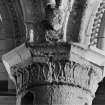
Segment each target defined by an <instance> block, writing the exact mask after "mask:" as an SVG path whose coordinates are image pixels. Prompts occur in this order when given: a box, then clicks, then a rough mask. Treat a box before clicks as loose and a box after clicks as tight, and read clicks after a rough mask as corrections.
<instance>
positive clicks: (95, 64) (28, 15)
mask: <svg viewBox="0 0 105 105" xmlns="http://www.w3.org/2000/svg"><path fill="white" fill-rule="evenodd" d="M81 2H82V3H79V1H77V0H71V1H69V0H65V1H64V0H60V1H59V2H58V1H55V0H50V1H48V0H46V1H38V0H36V1H32V0H30V1H29V0H27V1H25V0H23V1H22V0H21V5H22V9H23V15H24V23H25V25H26V37H27V38H26V43H25V44H23V45H21V46H20V47H18V48H16V49H14V50H13V51H11V52H9V53H8V54H6V55H4V56H3V63H4V65H5V67H6V69H7V71H8V73H9V76H10V78H11V79H12V81H14V83H15V85H16V89H17V105H25V104H26V103H25V101H24V100H28V102H29V104H37V105H41V104H47V105H54V104H55V105H56V104H58V105H59V104H60V105H69V104H70V105H91V104H92V100H93V98H94V96H95V92H96V90H97V88H98V83H99V82H100V81H101V80H102V79H103V77H104V76H105V72H104V70H105V54H103V52H102V51H100V50H97V49H92V47H90V46H88V45H89V44H91V41H90V37H91V36H90V34H89V36H88V37H87V36H83V35H85V31H86V28H87V27H88V23H89V22H90V21H89V20H90V17H91V15H92V12H90V13H89V16H88V18H87V19H86V17H87V14H88V11H89V10H90V9H92V8H91V6H90V5H92V4H93V3H94V2H95V1H94V0H92V1H88V2H87V1H82V0H81ZM40 3H41V4H40ZM99 3H100V2H99ZM37 4H40V5H37ZM35 5H37V6H35ZM79 6H80V7H81V8H79ZM92 6H93V5H92ZM39 8H40V9H39ZM93 8H95V7H93ZM34 9H35V11H34ZM42 9H43V11H42ZM78 9H79V11H78ZM37 10H38V11H37ZM78 15H79V16H78ZM69 16H71V17H72V18H70V19H71V20H70V23H71V26H70V28H71V30H72V26H73V32H70V33H67V32H66V31H67V29H68V25H67V24H68V21H69V20H68V19H69ZM85 16H86V17H85ZM38 17H39V18H38ZM78 17H79V18H78ZM82 19H84V20H82ZM72 20H73V22H74V23H73V24H72ZM76 24H77V26H79V28H76V30H75V26H76ZM81 24H82V26H81ZM83 26H85V27H83ZM80 28H83V30H82V29H81V31H80ZM79 32H80V33H81V35H80V36H79ZM66 34H67V35H68V34H71V36H70V38H71V41H74V40H73V39H72V35H74V36H75V42H79V41H80V42H81V44H82V46H81V44H74V43H69V41H70V40H67V35H66ZM85 41H86V42H85ZM83 44H84V45H83ZM91 55H92V56H91ZM96 59H98V60H100V61H98V60H96ZM29 97H31V100H29Z"/></svg>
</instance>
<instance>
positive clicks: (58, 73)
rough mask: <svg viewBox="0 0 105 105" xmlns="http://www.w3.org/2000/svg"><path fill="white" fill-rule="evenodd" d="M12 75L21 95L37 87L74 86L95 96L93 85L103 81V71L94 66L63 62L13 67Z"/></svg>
mask: <svg viewBox="0 0 105 105" xmlns="http://www.w3.org/2000/svg"><path fill="white" fill-rule="evenodd" d="M11 74H12V76H13V77H14V78H15V80H16V86H17V90H18V92H19V93H20V92H23V91H25V90H27V89H30V88H34V87H35V86H37V85H38V86H40V85H42V86H43V85H50V84H58V85H73V86H74V87H78V88H82V89H84V90H86V91H88V92H90V93H91V95H94V92H93V91H92V90H93V88H94V85H93V83H94V84H95V82H96V83H97V82H98V81H100V80H101V77H102V70H101V68H98V67H94V65H90V66H89V65H88V66H87V65H81V64H79V63H75V62H70V61H65V60H61V61H54V62H50V61H49V62H48V63H40V62H39V63H38V62H36V63H35V62H33V63H32V64H29V65H26V66H25V65H24V66H23V65H19V64H18V65H15V66H13V67H11ZM94 79H95V81H94ZM95 86H96V85H95ZM24 89H25V90H24Z"/></svg>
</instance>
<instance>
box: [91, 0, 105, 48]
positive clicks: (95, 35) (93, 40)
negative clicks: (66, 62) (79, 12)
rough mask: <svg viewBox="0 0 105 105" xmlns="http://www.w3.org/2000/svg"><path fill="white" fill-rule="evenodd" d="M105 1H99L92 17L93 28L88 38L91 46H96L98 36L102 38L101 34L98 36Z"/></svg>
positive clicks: (104, 9)
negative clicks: (93, 17)
mask: <svg viewBox="0 0 105 105" xmlns="http://www.w3.org/2000/svg"><path fill="white" fill-rule="evenodd" d="M104 5H105V1H104V0H103V1H102V2H101V3H100V6H99V8H98V11H97V13H96V17H95V19H94V24H93V28H92V33H91V38H90V45H91V46H96V47H98V46H99V45H98V42H99V40H98V39H99V38H102V37H103V36H100V31H102V30H100V27H101V24H102V18H103V15H104V13H105V6H104Z"/></svg>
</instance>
